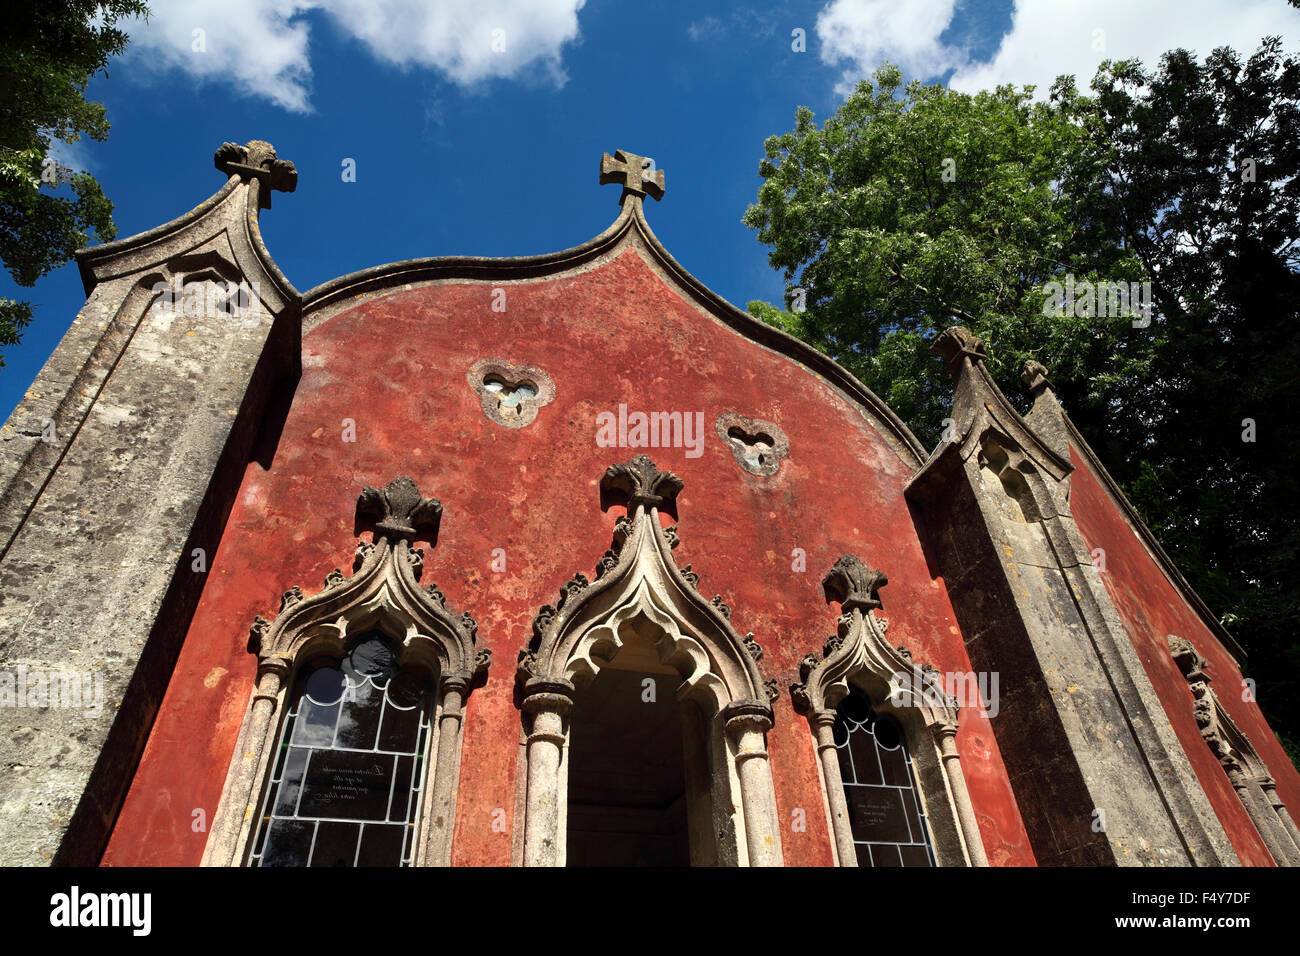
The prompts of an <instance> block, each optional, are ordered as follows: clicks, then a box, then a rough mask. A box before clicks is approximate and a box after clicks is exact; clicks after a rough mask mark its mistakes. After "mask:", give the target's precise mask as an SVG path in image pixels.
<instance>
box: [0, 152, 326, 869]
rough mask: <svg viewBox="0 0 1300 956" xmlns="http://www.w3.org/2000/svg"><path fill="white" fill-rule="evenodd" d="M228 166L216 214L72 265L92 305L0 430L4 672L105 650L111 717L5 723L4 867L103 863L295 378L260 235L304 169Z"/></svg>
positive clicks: (291, 337)
mask: <svg viewBox="0 0 1300 956" xmlns="http://www.w3.org/2000/svg"><path fill="white" fill-rule="evenodd" d="M216 163H217V166H218V168H220V169H221V170H222V172H223V173H225V174H226V176H227V177H228V178H227V181H226V184H225V185H224V186H223V187H222V188H221V189H220V190H219V191H218V192H217V193H216V194H214V195H213V196H212V197H211V198H210V199H208V200H207V201H206V202H204V203H202V204H200V205H199V206H196V207H195V208H194V209H192V210H191V211H190V212H188V213H185V214H184V215H183V216H181V217H180V218H178V219H175V220H173V221H172V222H169V223H167V224H165V225H162V226H159V227H158V228H156V229H151V230H149V231H148V232H145V233H141V234H140V235H136V236H132V237H129V238H124V239H120V240H117V241H114V242H106V243H102V244H100V245H97V246H92V247H90V248H88V249H82V250H80V251H79V252H78V253H77V263H78V265H79V266H80V269H81V276H82V281H83V283H84V284H85V286H86V292H87V295H88V298H87V301H86V305H85V307H84V308H83V309H82V310H81V313H80V314H79V315H78V316H77V317H76V319H75V320H73V321H72V322H71V328H69V329H68V332H67V334H66V335H65V336H64V337H63V340H62V342H60V344H59V347H58V348H57V349H55V351H54V353H53V354H52V355H51V356H50V358H49V360H48V361H47V362H46V363H45V366H44V368H43V369H42V370H41V372H40V374H39V375H38V376H37V378H36V380H35V381H34V382H33V383H32V387H31V388H30V389H29V390H28V391H27V393H26V396H25V397H24V399H23V401H21V402H20V403H19V404H18V407H17V408H16V409H15V410H14V412H13V415H12V416H10V418H9V420H8V422H7V423H6V424H5V425H4V429H3V431H4V440H3V441H0V594H3V595H4V597H5V600H4V602H3V603H2V604H0V633H3V634H4V635H5V641H6V649H5V656H6V660H7V661H8V662H10V663H11V664H12V663H21V664H24V665H25V666H27V667H28V668H29V669H31V670H37V669H40V670H45V671H57V670H62V669H63V668H65V667H67V666H68V665H69V662H70V660H72V658H70V657H69V654H70V651H69V650H68V648H70V647H75V646H76V645H77V643H78V642H79V641H81V640H82V638H81V637H80V636H79V635H87V636H93V638H94V641H95V646H96V647H97V648H99V650H98V651H97V656H99V657H101V658H102V660H103V664H102V666H100V667H98V668H97V670H98V671H99V672H101V673H102V677H103V688H104V697H105V699H107V700H110V701H118V702H119V705H118V706H114V707H104V708H100V709H99V710H98V712H96V713H94V714H90V713H85V712H82V711H79V710H76V709H72V708H46V709H43V710H41V709H30V708H29V709H25V710H18V709H15V708H0V765H2V766H4V767H5V768H6V771H5V776H6V779H5V786H4V787H3V788H2V789H0V865H8V866H40V865H48V864H50V863H54V864H55V865H59V866H94V865H96V864H97V863H98V862H99V860H100V856H101V854H102V852H103V849H104V847H105V845H106V844H107V842H108V835H109V832H110V830H111V829H112V827H113V824H114V821H115V820H116V817H117V814H118V811H119V809H120V808H121V806H122V802H123V800H125V798H126V794H127V791H128V789H129V788H130V786H131V781H132V777H133V772H134V770H135V768H136V766H137V764H138V762H139V759H140V755H141V753H142V751H143V748H144V745H145V741H146V739H147V738H148V736H149V728H150V727H151V726H152V724H153V721H154V718H155V716H156V714H157V709H158V705H159V702H160V701H161V700H162V698H163V692H164V691H165V689H166V687H167V682H168V680H169V679H170V678H171V675H172V670H173V668H174V667H175V664H176V659H177V656H178V655H179V653H180V649H181V644H182V643H183V641H184V639H185V634H186V629H187V627H188V625H189V622H190V620H191V618H192V616H193V614H194V609H195V607H196V606H197V605H198V601H199V596H200V593H201V592H202V590H203V585H204V581H205V579H206V577H207V573H208V572H207V571H202V570H196V569H195V568H196V563H195V559H196V556H197V555H199V554H202V555H205V556H206V558H205V562H204V564H203V565H199V566H200V567H202V566H207V567H210V566H211V565H210V562H211V560H212V557H213V554H214V553H215V551H216V548H217V544H218V542H219V541H220V540H221V533H222V529H223V527H224V524H225V521H226V516H227V515H228V514H229V512H230V508H231V504H232V503H233V501H234V500H235V495H236V494H237V492H238V489H239V485H240V481H241V480H242V479H243V476H244V467H245V465H246V464H247V463H248V462H249V461H250V460H251V458H252V448H253V444H254V441H255V438H256V436H257V434H258V430H259V428H261V427H262V425H263V423H264V422H265V421H266V419H267V417H268V415H270V414H276V413H275V412H273V411H272V409H274V408H275V405H274V403H273V400H272V397H273V395H274V394H275V393H276V391H277V389H279V388H280V387H281V386H282V385H285V384H287V383H290V382H292V381H294V380H295V379H296V378H297V376H298V372H299V365H300V360H301V354H302V350H301V348H300V345H299V339H300V327H301V322H300V313H301V299H300V296H299V294H298V292H297V290H296V289H294V287H293V285H292V284H291V283H290V282H289V281H288V279H286V278H285V277H284V275H283V274H282V273H281V272H280V270H279V269H278V268H277V267H276V266H275V263H274V262H273V261H272V260H271V258H270V255H269V254H268V252H267V250H266V248H265V246H264V245H263V244H262V240H261V236H260V233H259V232H258V210H259V209H264V208H266V207H267V206H268V205H269V204H270V196H271V190H276V189H280V190H292V189H293V188H294V183H295V180H296V175H297V174H296V173H295V172H294V169H293V164H292V163H289V162H287V161H285V160H281V159H279V158H278V157H276V155H275V150H274V149H272V148H271V146H270V144H269V143H264V142H258V141H254V142H251V143H249V144H248V145H247V146H234V145H232V144H226V145H225V146H223V147H222V148H221V149H220V150H218V152H217V155H216ZM236 301H237V302H239V303H242V304H239V305H235V304H234V303H236ZM222 302H224V303H225V304H226V305H227V306H231V308H230V309H229V310H228V309H226V308H223V307H222V306H221V304H220V303H222ZM195 313H199V314H195ZM236 313H238V314H236ZM69 318H71V317H69ZM196 370H202V371H201V374H199V373H197V372H196ZM70 502H85V503H86V506H85V507H70V506H69V503H70ZM91 503H93V507H92V506H91ZM90 541H93V542H95V546H94V547H92V548H87V547H86V542H90ZM74 635H77V637H76V638H75V639H74ZM21 726H25V727H28V728H30V731H31V732H25V733H18V732H16V731H17V730H18V729H19V727H21Z"/></svg>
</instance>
